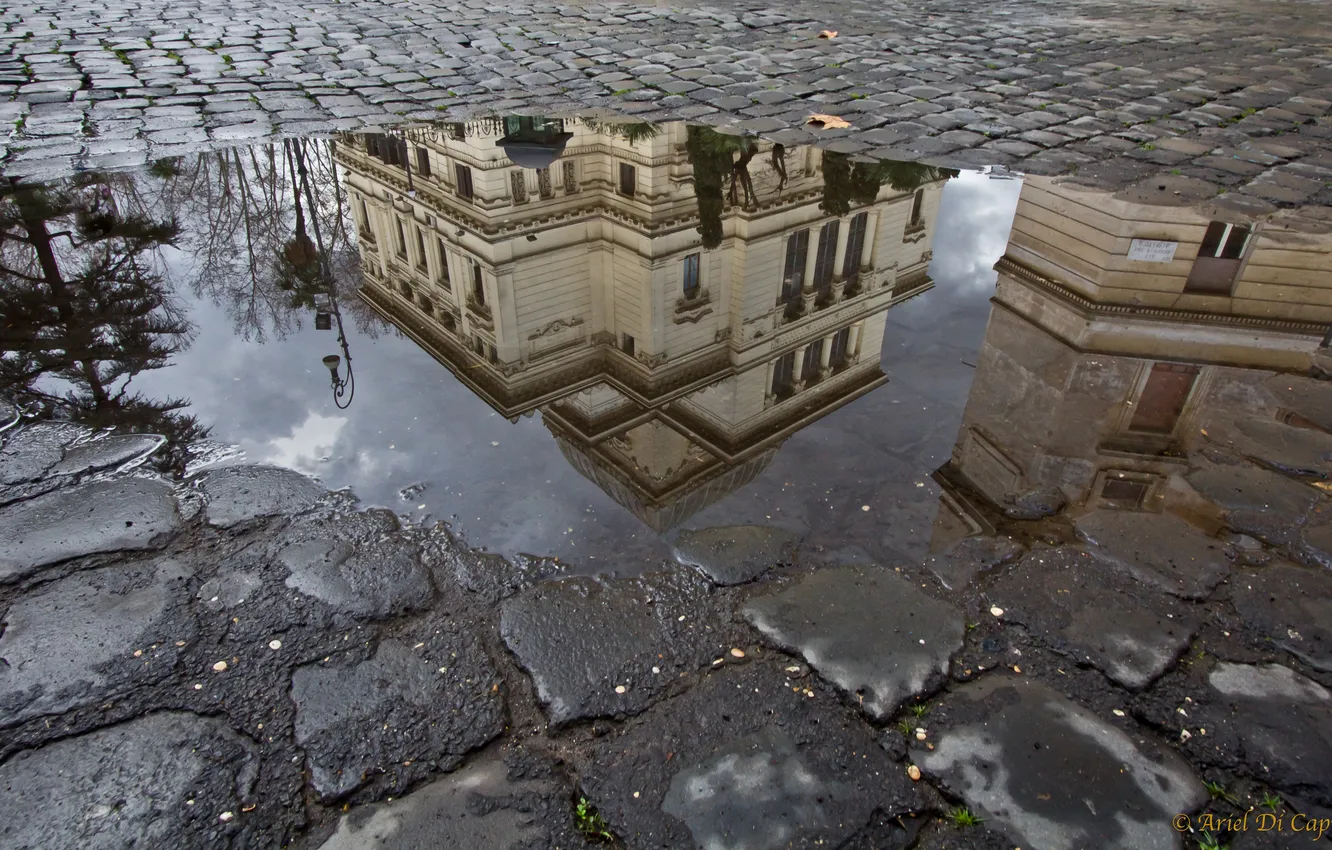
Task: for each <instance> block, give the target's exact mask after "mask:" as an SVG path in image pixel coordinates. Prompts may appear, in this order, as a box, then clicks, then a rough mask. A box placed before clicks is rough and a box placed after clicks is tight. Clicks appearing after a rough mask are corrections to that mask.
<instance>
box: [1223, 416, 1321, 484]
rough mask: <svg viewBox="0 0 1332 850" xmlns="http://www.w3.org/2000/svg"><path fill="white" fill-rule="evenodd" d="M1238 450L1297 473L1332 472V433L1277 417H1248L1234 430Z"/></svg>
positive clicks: (1232, 429)
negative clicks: (1288, 422) (1289, 423)
mask: <svg viewBox="0 0 1332 850" xmlns="http://www.w3.org/2000/svg"><path fill="white" fill-rule="evenodd" d="M1230 433H1231V435H1232V442H1233V445H1234V448H1235V450H1236V451H1239V452H1240V453H1242V454H1244V455H1247V456H1248V457H1251V458H1253V459H1254V460H1258V461H1261V462H1263V463H1266V464H1269V465H1271V466H1273V467H1276V468H1277V469H1279V470H1281V471H1283V472H1288V473H1291V474H1293V475H1307V476H1311V477H1315V478H1327V477H1328V475H1329V473H1332V434H1328V433H1326V432H1323V431H1319V430H1317V429H1314V428H1297V427H1295V426H1293V425H1287V424H1285V423H1284V422H1277V421H1276V420H1273V419H1254V418H1245V419H1239V420H1237V421H1236V422H1235V423H1234V425H1233V426H1232V428H1231V429H1230Z"/></svg>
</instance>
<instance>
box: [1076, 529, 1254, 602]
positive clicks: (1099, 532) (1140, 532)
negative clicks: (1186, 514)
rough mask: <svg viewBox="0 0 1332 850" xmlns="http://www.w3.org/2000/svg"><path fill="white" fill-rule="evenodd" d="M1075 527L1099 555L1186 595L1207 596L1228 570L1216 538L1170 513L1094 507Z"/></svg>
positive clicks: (1177, 593) (1131, 571)
mask: <svg viewBox="0 0 1332 850" xmlns="http://www.w3.org/2000/svg"><path fill="white" fill-rule="evenodd" d="M1076 525H1077V528H1078V531H1079V533H1081V534H1082V536H1083V537H1085V538H1087V540H1089V541H1090V542H1091V543H1092V544H1093V545H1094V546H1095V548H1096V552H1097V553H1098V554H1099V555H1101V556H1102V557H1104V558H1105V559H1107V560H1110V561H1114V562H1115V563H1117V564H1119V565H1120V566H1122V567H1123V568H1125V569H1127V570H1128V571H1129V572H1130V573H1132V574H1133V575H1134V576H1135V577H1137V578H1139V579H1141V580H1143V581H1146V582H1149V583H1151V584H1154V585H1156V586H1157V587H1159V588H1161V589H1162V590H1165V591H1168V592H1170V593H1173V594H1175V595H1177V596H1182V597H1184V598H1186V599H1200V598H1203V597H1205V596H1207V594H1209V593H1211V592H1212V590H1214V589H1215V588H1216V586H1217V585H1218V584H1220V583H1221V581H1222V579H1224V578H1225V577H1226V574H1227V573H1228V572H1229V571H1230V561H1229V560H1228V559H1227V558H1226V555H1225V550H1224V548H1223V546H1222V543H1221V541H1219V540H1217V539H1216V538H1214V537H1208V536H1207V535H1205V534H1203V533H1202V532H1201V531H1199V530H1198V529H1196V528H1194V527H1193V526H1191V525H1189V524H1188V523H1186V522H1184V520H1182V519H1180V518H1179V517H1176V516H1174V515H1172V514H1166V513H1148V512H1139V511H1111V510H1099V511H1092V512H1091V513H1089V514H1087V515H1085V516H1082V517H1079V518H1078V520H1077V522H1076Z"/></svg>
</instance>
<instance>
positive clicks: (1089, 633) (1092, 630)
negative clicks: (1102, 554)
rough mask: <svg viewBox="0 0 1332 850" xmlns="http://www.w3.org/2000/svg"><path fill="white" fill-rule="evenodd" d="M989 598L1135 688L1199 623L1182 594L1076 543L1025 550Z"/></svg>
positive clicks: (1164, 664)
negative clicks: (1135, 575) (1148, 582)
mask: <svg viewBox="0 0 1332 850" xmlns="http://www.w3.org/2000/svg"><path fill="white" fill-rule="evenodd" d="M990 599H991V601H993V603H994V604H995V605H996V606H998V607H999V608H1001V609H1002V610H1003V612H1004V614H1003V617H1004V619H1005V620H1006V621H1009V622H1016V623H1021V624H1022V625H1024V626H1026V627H1027V628H1028V629H1030V630H1031V632H1032V633H1033V634H1034V635H1037V636H1039V637H1040V638H1041V639H1043V640H1044V641H1046V642H1047V643H1048V644H1049V645H1050V646H1051V647H1052V648H1053V649H1055V650H1056V651H1059V652H1066V653H1068V654H1069V655H1071V656H1073V657H1074V658H1076V659H1077V660H1078V661H1080V662H1083V663H1087V664H1090V665H1092V666H1094V667H1095V668H1096V669H1098V670H1100V671H1101V672H1103V673H1105V675H1107V676H1109V677H1110V678H1111V679H1113V680H1114V681H1116V682H1118V683H1119V684H1121V685H1124V686H1125V687H1129V688H1142V687H1144V686H1146V685H1147V684H1149V683H1150V682H1152V681H1154V680H1155V679H1156V678H1157V677H1158V676H1160V675H1161V674H1162V673H1163V672H1165V670H1166V669H1167V668H1169V667H1170V665H1172V664H1173V663H1174V662H1175V659H1176V658H1177V657H1178V656H1179V654H1180V653H1181V652H1182V651H1183V650H1184V649H1185V647H1187V646H1188V645H1189V641H1190V640H1191V639H1192V636H1193V632H1194V630H1195V629H1196V628H1197V623H1196V619H1195V616H1194V614H1193V613H1192V612H1191V611H1190V609H1189V608H1188V607H1186V606H1185V605H1184V604H1182V603H1181V602H1179V601H1178V600H1176V599H1174V598H1173V597H1170V596H1165V595H1163V594H1161V593H1160V592H1158V591H1157V590H1156V589H1155V588H1152V587H1149V586H1145V585H1143V584H1142V583H1141V582H1138V581H1135V580H1134V578H1133V577H1132V576H1131V575H1129V574H1128V573H1127V572H1126V571H1124V570H1123V569H1122V568H1120V567H1118V566H1117V565H1115V564H1113V563H1111V562H1109V561H1105V560H1102V559H1100V558H1097V557H1095V556H1094V555H1092V554H1091V553H1089V552H1086V551H1084V550H1082V549H1079V548H1076V547H1072V546H1065V547H1060V548H1058V549H1042V550H1037V551H1034V552H1031V553H1029V554H1027V555H1026V556H1025V557H1024V558H1023V559H1022V560H1021V561H1019V562H1018V563H1017V564H1016V565H1015V566H1013V567H1012V568H1011V569H1010V570H1009V572H1007V573H1006V574H1005V575H1003V576H1002V577H1000V578H999V580H998V581H996V582H995V583H994V585H993V586H992V587H991V588H990Z"/></svg>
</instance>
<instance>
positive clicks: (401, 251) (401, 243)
mask: <svg viewBox="0 0 1332 850" xmlns="http://www.w3.org/2000/svg"><path fill="white" fill-rule="evenodd" d="M393 223H394V224H396V225H397V226H398V256H399V257H404V258H405V257H406V256H407V231H406V230H404V229H403V226H402V219H400V218H396V217H395V218H394V219H393Z"/></svg>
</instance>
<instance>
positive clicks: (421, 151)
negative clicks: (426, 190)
mask: <svg viewBox="0 0 1332 850" xmlns="http://www.w3.org/2000/svg"><path fill="white" fill-rule="evenodd" d="M416 173H417V174H420V175H421V176H422V177H429V176H430V151H428V150H426V149H425V148H417V149H416Z"/></svg>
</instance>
